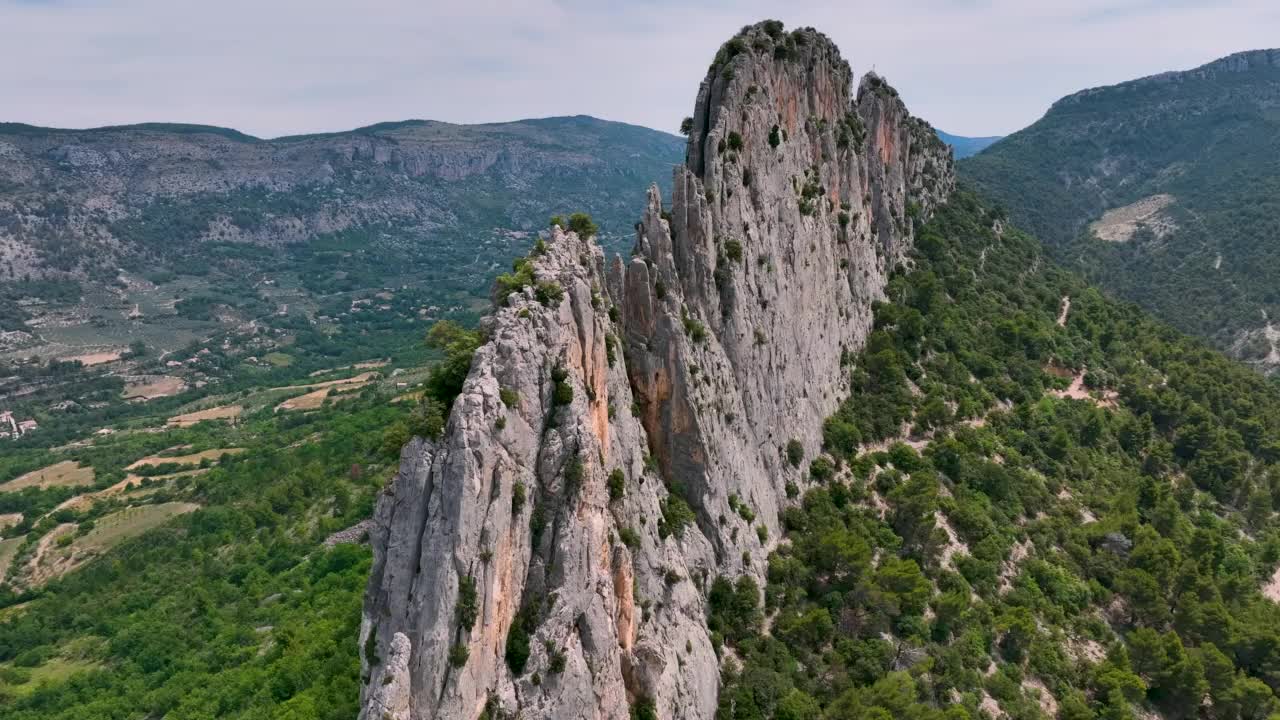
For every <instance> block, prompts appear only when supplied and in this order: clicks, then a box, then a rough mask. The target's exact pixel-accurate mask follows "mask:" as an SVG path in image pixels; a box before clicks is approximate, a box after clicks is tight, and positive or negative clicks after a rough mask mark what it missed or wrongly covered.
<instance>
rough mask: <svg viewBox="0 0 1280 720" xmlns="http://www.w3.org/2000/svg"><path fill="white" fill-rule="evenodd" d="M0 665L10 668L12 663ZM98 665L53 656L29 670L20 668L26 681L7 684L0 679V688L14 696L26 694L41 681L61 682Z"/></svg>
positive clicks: (88, 661)
mask: <svg viewBox="0 0 1280 720" xmlns="http://www.w3.org/2000/svg"><path fill="white" fill-rule="evenodd" d="M0 667H3V668H6V669H10V668H12V665H10V664H5V665H0ZM100 667H102V666H101V665H100V664H99V663H96V662H92V661H90V660H67V659H64V658H54V659H52V660H49V661H48V662H46V663H44V664H43V665H40V666H39V667H33V668H30V669H29V670H26V669H25V668H23V669H20V670H19V671H18V672H20V673H22V674H23V675H26V677H27V678H28V679H27V681H26V682H24V683H17V684H9V683H5V682H3V681H0V689H2V690H5V691H8V692H10V693H12V694H13V695H14V696H19V697H21V696H26V695H30V694H31V693H33V692H35V691H36V689H37V688H39V687H40V685H41V684H43V683H59V682H63V681H65V680H67V679H68V678H70V677H71V676H72V675H75V674H76V673H80V672H85V671H88V670H97V669H98V668H100ZM23 670H26V672H22V671H23ZM27 673H29V674H27Z"/></svg>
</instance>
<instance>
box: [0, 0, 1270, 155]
mask: <svg viewBox="0 0 1280 720" xmlns="http://www.w3.org/2000/svg"><path fill="white" fill-rule="evenodd" d="M768 17H776V18H779V19H781V20H783V21H785V22H786V24H787V26H788V27H789V28H790V27H795V26H800V25H812V26H814V27H817V28H818V29H819V30H822V31H823V32H825V33H827V34H828V35H830V36H831V37H832V38H833V39H834V40H835V41H836V43H837V44H838V45H839V46H840V48H841V49H842V51H843V52H844V55H845V57H846V58H847V59H848V60H849V62H850V64H851V65H853V68H854V72H855V73H857V74H861V73H862V72H865V71H866V70H868V69H871V68H872V66H873V65H874V67H875V69H876V70H877V71H879V72H880V73H881V74H882V75H885V76H886V77H887V78H888V80H889V81H890V82H891V83H892V84H893V85H894V86H896V87H897V88H898V89H899V91H901V93H902V95H903V97H904V98H905V99H906V100H907V103H908V105H909V107H910V108H911V110H912V111H913V112H914V113H915V114H917V115H920V116H922V117H924V118H925V119H927V120H929V121H930V122H932V123H933V124H934V125H935V126H937V127H939V128H942V129H944V130H947V131H949V132H952V133H957V134H964V135H990V134H1004V133H1007V132H1010V131H1013V130H1016V129H1018V128H1020V127H1023V126H1025V125H1026V124H1028V123H1030V122H1032V121H1034V120H1035V119H1036V118H1038V117H1039V116H1040V115H1041V114H1042V113H1043V112H1044V110H1045V109H1046V108H1047V107H1048V105H1049V104H1050V103H1051V102H1052V101H1053V100H1055V99H1057V98H1058V97H1060V96H1062V95H1064V94H1067V93H1070V92H1073V91H1075V90H1078V89H1081V88H1084V87H1090V86H1095V85H1103V84H1110V83H1114V82H1118V81H1121V80H1126V79H1130V78H1133V77H1138V76H1141V75H1147V74H1151V73H1154V72H1159V71H1161V70H1167V69H1184V68H1189V67H1194V66H1196V65H1199V64H1202V63H1204V62H1207V61H1209V60H1212V59H1215V58H1217V57H1219V56H1222V55H1226V54H1229V53H1232V52H1236V51H1239V50H1245V49H1254V48H1259V47H1269V46H1273V45H1277V44H1280V2H1276V0H1234V1H1233V0H989V1H984V0H881V1H878V2H868V1H863V0H770V1H767V2H766V1H764V0H683V1H677V0H625V1H624V0H524V1H523V2H520V1H517V0H417V1H416V2H411V1H409V0H200V1H198V2H197V1H195V0H0V121H20V122H28V123H33V124H39V125H52V126H59V127H88V126H98V125H108V124H121V123H132V122H143V121H174V122H193V123H207V124H213V125H225V126H230V127H235V128H238V129H240V130H243V131H245V132H248V133H251V134H254V135H259V136H264V137H270V136H277V135H283V134H292V133H302V132H314V131H320V130H341V129H348V128H352V127H356V126H359V125H367V124H370V123H373V122H379V121H383V120H400V119H406V118H430V119H436V120H447V121H452V122H486V121H497V120H511V119H517V118H526V117H542V116H547V115H573V114H579V113H585V114H590V115H596V116H599V117H603V118H607V119H611V120H622V121H626V122H632V123H637V124H640V125H648V126H650V127H655V128H660V129H663V130H675V129H676V128H677V126H678V125H679V122H680V118H682V117H684V116H685V115H687V114H689V113H690V112H691V111H692V107H693V100H694V95H695V93H696V91H697V87H698V83H699V81H700V80H701V79H702V76H703V74H704V73H705V72H706V69H707V65H708V64H709V63H710V61H711V58H712V56H713V55H714V54H715V51H716V48H717V47H718V46H719V45H720V43H721V42H723V41H724V40H726V39H727V38H728V37H730V36H731V35H732V34H733V33H734V32H736V31H737V29H738V28H739V27H741V26H742V25H744V24H747V23H750V22H754V21H756V20H760V19H764V18H768Z"/></svg>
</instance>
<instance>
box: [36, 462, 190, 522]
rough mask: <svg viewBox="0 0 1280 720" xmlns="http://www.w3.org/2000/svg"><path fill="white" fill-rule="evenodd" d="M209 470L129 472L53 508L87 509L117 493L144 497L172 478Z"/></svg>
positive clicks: (131, 496)
mask: <svg viewBox="0 0 1280 720" xmlns="http://www.w3.org/2000/svg"><path fill="white" fill-rule="evenodd" d="M207 472H209V470H208V468H197V469H195V470H183V471H182V472H176V473H170V474H168V475H155V476H152V477H149V478H146V477H142V476H141V475H134V474H133V473H129V474H128V475H127V476H126V477H125V479H123V480H121V481H120V482H118V483H116V484H115V485H112V486H111V487H108V488H103V489H102V490H98V491H97V492H91V493H85V494H83V495H77V496H75V497H73V498H71V499H70V500H67V501H66V502H64V503H62V504H61V505H58V506H57V507H56V508H54V509H53V510H54V512H57V511H58V510H65V509H70V510H77V511H79V510H87V509H88V508H90V507H92V506H93V504H94V503H96V502H99V501H101V500H109V499H111V498H113V497H115V496H117V495H128V496H129V497H130V498H142V497H146V496H148V495H151V494H152V493H155V492H156V491H157V490H160V489H161V488H162V487H164V485H165V484H166V483H168V482H169V481H170V480H173V479H175V478H180V477H192V476H195V475H203V474H204V473H207Z"/></svg>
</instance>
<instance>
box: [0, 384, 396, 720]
mask: <svg viewBox="0 0 1280 720" xmlns="http://www.w3.org/2000/svg"><path fill="white" fill-rule="evenodd" d="M388 399H389V398H388V396H387V395H386V394H385V393H383V392H378V391H375V390H368V391H365V393H364V394H363V395H362V396H361V397H359V398H355V399H351V400H347V401H345V402H344V403H343V404H342V405H333V406H328V405H326V406H324V407H322V408H321V409H320V410H318V411H315V412H313V413H309V414H297V415H288V414H275V413H272V412H270V411H263V412H261V413H258V414H256V415H254V416H252V417H249V418H246V419H245V420H244V421H243V422H242V423H240V424H238V425H236V426H234V427H230V428H227V427H224V426H218V425H216V424H211V423H205V424H201V425H197V426H195V427H194V428H192V429H190V430H186V431H181V432H179V433H176V434H166V435H151V436H149V437H148V436H146V435H142V436H137V435H135V436H129V437H126V438H122V439H120V440H119V441H115V442H112V443H105V444H101V445H99V446H97V447H94V448H92V449H86V450H84V451H81V453H80V455H78V457H80V459H83V460H84V461H86V462H93V463H94V465H95V466H96V467H100V468H103V469H105V473H104V474H105V475H106V479H105V480H104V478H102V477H100V478H99V484H100V485H101V484H103V482H107V481H110V480H111V479H113V473H115V474H119V471H118V470H117V471H113V470H111V468H113V467H114V468H120V467H122V466H123V465H124V464H125V463H126V462H128V461H130V460H132V459H135V458H137V457H138V456H139V455H140V454H145V453H147V452H154V451H156V450H158V449H159V447H157V446H160V445H164V444H168V443H173V442H175V441H186V443H188V444H190V445H191V447H190V448H189V449H187V450H184V451H183V452H187V451H194V450H198V449H200V448H202V447H206V446H215V447H216V446H222V447H226V446H229V445H233V444H234V445H238V446H240V447H244V448H245V452H243V453H242V454H239V455H234V456H224V458H223V459H222V461H221V462H219V463H217V464H216V465H214V466H212V467H209V469H208V470H207V472H205V474H202V475H199V476H194V477H191V478H189V479H186V480H183V481H181V482H179V483H177V484H176V485H169V486H166V487H165V489H164V490H162V491H161V492H159V493H156V494H153V495H150V496H148V497H146V498H145V500H144V501H143V502H144V503H160V502H172V501H175V500H181V501H184V502H188V503H197V504H199V505H200V509H198V510H196V511H195V512H191V513H189V514H186V515H183V516H181V517H179V518H177V519H175V520H173V521H171V522H170V523H168V524H166V525H164V526H162V527H159V528H157V529H154V530H152V531H150V532H149V533H147V534H144V535H141V536H139V537H137V538H134V539H132V540H129V541H126V542H125V543H123V544H121V545H119V546H117V547H115V548H114V549H112V550H111V551H110V552H108V553H107V554H106V555H105V556H103V557H101V558H98V559H96V560H94V561H92V562H91V563H89V564H88V565H86V566H85V567H84V568H83V569H81V570H79V571H76V572H72V573H70V574H68V575H66V576H65V577H63V578H61V579H57V580H54V581H52V582H51V583H49V584H48V585H45V586H43V587H42V588H40V589H37V590H32V591H26V592H23V593H21V594H14V593H13V592H12V591H10V592H8V593H7V594H0V608H3V609H0V717H4V718H41V719H47V718H135V717H168V718H193V719H194V718H229V717H231V718H334V719H335V720H336V719H337V718H343V719H344V720H345V719H349V718H351V717H354V716H355V714H356V702H357V699H358V696H359V689H358V685H357V675H358V672H359V661H358V659H357V656H356V647H355V644H354V642H353V640H352V638H354V637H356V631H357V627H358V625H359V619H360V602H361V597H362V594H363V590H364V583H365V580H366V577H367V573H368V565H369V550H368V548H367V547H366V546H364V545H358V544H357V545H353V544H339V545H336V546H333V547H331V548H330V547H326V546H325V545H323V544H322V541H323V540H324V539H325V538H326V537H327V536H328V535H330V534H331V533H333V532H335V531H337V530H340V529H343V528H347V527H350V526H352V525H355V524H356V523H357V522H358V521H360V520H362V519H364V518H366V517H368V516H369V514H370V512H371V509H372V504H373V499H374V496H375V495H376V493H377V491H378V490H379V489H380V488H381V487H382V485H383V484H384V483H385V482H386V479H387V477H388V474H389V473H390V472H392V471H393V469H394V465H395V461H396V459H397V458H398V453H399V448H400V444H401V442H402V441H403V440H404V433H405V428H404V423H403V421H402V418H404V417H405V410H404V409H402V407H401V406H399V405H395V404H391V403H389V402H388ZM206 467H208V463H206ZM166 469H167V468H165V467H164V466H160V467H158V468H157V469H156V471H157V472H161V471H164V470H166ZM50 493H53V497H48V495H49V494H50ZM67 493H68V490H67V489H65V488H64V489H61V490H46V491H25V492H24V493H22V494H20V495H15V494H12V493H3V494H0V498H5V499H6V501H8V502H11V503H24V504H23V506H22V507H21V508H19V509H20V510H22V511H26V512H28V513H31V512H38V511H40V510H41V509H42V508H44V507H48V505H49V503H51V502H54V501H58V500H61V499H63V498H65V497H66V495H67ZM117 507H118V505H113V504H112V503H107V504H105V505H101V506H100V505H97V504H95V505H94V506H93V507H92V509H91V510H88V511H85V512H80V513H76V512H67V511H59V513H56V514H55V515H56V517H54V518H51V519H47V520H45V521H42V523H45V525H46V527H44V528H41V527H39V526H37V527H36V528H35V530H36V533H37V534H39V533H40V532H41V531H42V530H45V531H47V530H48V527H47V525H49V524H52V523H53V522H55V521H56V522H68V521H69V522H75V523H78V524H79V525H80V527H81V528H82V530H83V529H84V528H85V527H86V526H88V527H92V524H93V521H94V520H95V519H98V520H99V521H101V518H102V515H103V513H105V512H110V511H112V510H114V509H117ZM142 507H145V504H144V505H143V506H142Z"/></svg>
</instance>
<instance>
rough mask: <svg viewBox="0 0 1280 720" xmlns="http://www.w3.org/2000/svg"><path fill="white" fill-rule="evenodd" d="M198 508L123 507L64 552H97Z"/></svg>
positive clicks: (188, 505) (174, 505)
mask: <svg viewBox="0 0 1280 720" xmlns="http://www.w3.org/2000/svg"><path fill="white" fill-rule="evenodd" d="M199 507H200V506H199V505H197V504H195V503H188V502H168V503H161V504H159V505H143V506H141V507H131V508H125V509H124V510H121V511H119V512H114V513H111V514H110V515H104V516H102V517H101V518H99V519H98V521H97V522H95V523H94V528H93V530H90V531H89V532H88V533H86V534H84V535H83V536H81V537H78V538H76V539H75V540H74V541H72V543H71V545H69V546H68V547H67V548H66V550H65V551H66V552H69V553H71V554H73V555H77V554H81V553H85V552H90V553H95V554H96V553H101V552H104V551H106V550H108V549H110V548H112V547H114V546H115V545H118V544H120V543H121V542H122V541H124V540H127V539H129V538H131V537H134V536H136V535H141V534H142V533H144V532H146V531H148V530H150V529H151V528H154V527H159V526H160V525H163V524H164V523H166V522H168V521H169V520H171V519H173V518H175V517H177V516H179V515H185V514H186V513H189V512H191V511H193V510H197V509H199ZM59 552H63V551H59Z"/></svg>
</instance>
